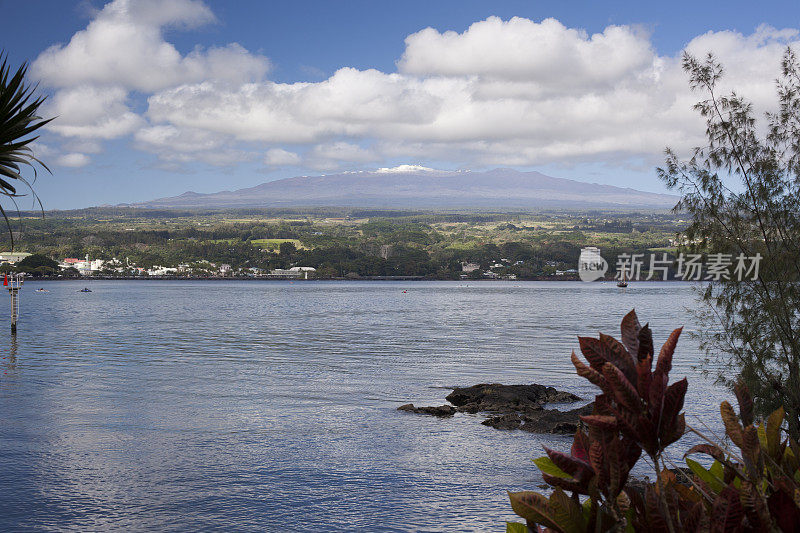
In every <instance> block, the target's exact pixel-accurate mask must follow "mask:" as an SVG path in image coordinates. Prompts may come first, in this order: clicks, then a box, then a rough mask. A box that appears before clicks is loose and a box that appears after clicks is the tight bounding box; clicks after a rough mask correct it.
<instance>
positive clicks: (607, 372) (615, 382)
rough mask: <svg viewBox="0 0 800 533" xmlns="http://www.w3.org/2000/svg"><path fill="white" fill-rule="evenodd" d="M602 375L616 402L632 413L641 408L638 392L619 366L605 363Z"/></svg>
mask: <svg viewBox="0 0 800 533" xmlns="http://www.w3.org/2000/svg"><path fill="white" fill-rule="evenodd" d="M603 376H604V377H605V378H606V381H607V382H608V384H609V386H610V387H611V389H612V390H613V392H614V398H615V399H616V400H617V403H618V404H620V405H624V406H625V407H627V408H628V409H630V410H631V411H633V412H634V413H638V412H640V411H641V410H642V400H641V399H640V398H639V393H638V392H637V390H636V389H634V388H633V385H631V382H630V381H628V379H627V378H626V377H625V375H624V374H623V373H622V371H621V370H620V369H619V368H617V367H615V366H614V365H613V364H611V363H606V364H605V365H604V366H603Z"/></svg>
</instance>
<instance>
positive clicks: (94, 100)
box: [31, 0, 269, 159]
mask: <svg viewBox="0 0 800 533" xmlns="http://www.w3.org/2000/svg"><path fill="white" fill-rule="evenodd" d="M215 20H216V19H215V17H214V15H213V13H212V12H211V10H210V9H209V8H208V7H207V6H206V5H205V4H203V3H202V2H201V1H199V0H136V1H134V0H114V1H113V2H111V3H109V4H107V5H106V6H105V7H104V8H103V9H102V10H100V11H99V12H98V13H97V14H96V16H95V18H94V19H93V20H92V21H91V22H90V23H89V25H88V26H87V27H86V29H84V30H82V31H79V32H77V33H76V34H75V35H73V36H72V38H71V39H70V41H69V43H67V44H59V45H54V46H51V47H50V48H48V49H47V50H45V51H44V52H43V53H42V54H41V55H40V56H39V57H38V58H37V59H36V61H34V62H33V64H32V65H31V74H32V75H33V76H35V77H37V78H39V79H41V80H42V82H43V83H44V84H45V85H47V86H50V87H55V88H57V91H56V92H55V93H54V95H53V96H52V98H51V99H50V100H49V101H48V103H47V106H46V107H45V110H46V111H47V112H48V113H49V114H51V115H57V119H56V120H54V121H53V122H52V123H51V124H50V125H49V127H48V129H49V130H51V131H54V132H56V133H58V134H60V135H62V136H64V137H67V138H74V137H78V138H82V139H114V138H118V137H124V136H127V135H130V134H132V133H134V132H135V131H137V130H138V129H139V128H142V127H144V126H145V125H146V123H145V120H144V119H143V118H142V117H140V116H139V115H138V114H136V113H135V112H134V111H133V110H132V109H131V108H130V107H129V106H128V100H129V96H130V92H131V91H141V92H144V93H148V94H149V93H152V92H154V91H159V90H164V89H168V88H170V87H175V86H180V85H184V84H187V83H195V82H200V81H204V80H214V81H216V82H218V83H227V84H234V85H238V84H241V83H244V82H249V81H257V80H261V79H263V77H264V75H265V74H266V73H267V71H268V69H269V60H268V59H267V58H266V57H263V56H261V55H254V54H251V53H250V52H248V51H247V50H245V49H244V48H243V47H241V46H240V45H239V44H236V43H232V44H229V45H227V46H224V47H212V48H209V49H203V48H200V47H197V48H196V49H195V50H193V51H192V52H191V53H189V54H187V55H185V56H183V55H181V54H180V52H178V50H177V49H176V48H175V47H174V46H173V45H172V44H171V43H168V42H166V41H165V40H164V36H163V30H164V28H166V27H169V26H174V27H180V28H194V27H198V26H202V25H204V24H208V23H210V22H214V21H215ZM214 157H217V156H214ZM214 157H212V159H213V158H214Z"/></svg>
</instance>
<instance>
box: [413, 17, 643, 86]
mask: <svg viewBox="0 0 800 533" xmlns="http://www.w3.org/2000/svg"><path fill="white" fill-rule="evenodd" d="M653 57H654V54H653V50H652V47H651V45H650V42H649V40H648V39H647V36H645V35H643V34H642V32H641V31H637V30H636V29H634V28H631V27H628V26H609V27H607V28H606V29H605V30H604V31H603V33H597V34H594V35H591V36H589V35H587V34H586V32H584V31H583V30H579V29H573V28H567V27H565V26H564V25H563V24H561V23H560V22H559V21H557V20H555V19H552V18H548V19H545V20H543V21H542V22H538V23H537V22H534V21H532V20H529V19H525V18H520V17H514V18H512V19H511V20H508V21H503V20H501V19H500V18H499V17H489V18H488V19H486V20H483V21H480V22H476V23H474V24H472V25H471V26H470V27H469V29H467V30H466V31H465V32H464V33H456V32H453V31H447V32H444V33H440V32H438V31H436V30H435V29H433V28H426V29H424V30H422V31H420V32H417V33H414V34H412V35H409V36H408V37H407V38H406V50H405V53H404V54H403V56H402V57H401V58H400V60H399V61H398V67H399V68H400V71H401V72H404V73H407V74H413V75H417V76H480V77H486V78H498V79H504V80H520V81H531V82H534V83H536V84H538V85H541V86H542V87H544V88H547V89H549V90H554V89H556V88H560V89H573V90H574V89H577V88H579V87H576V85H578V84H581V85H586V84H590V85H591V86H592V87H593V88H597V87H598V86H608V85H614V84H616V82H617V80H619V79H620V77H623V76H627V75H629V74H630V73H631V72H636V71H641V70H645V69H648V68H650V67H651V66H652V62H653Z"/></svg>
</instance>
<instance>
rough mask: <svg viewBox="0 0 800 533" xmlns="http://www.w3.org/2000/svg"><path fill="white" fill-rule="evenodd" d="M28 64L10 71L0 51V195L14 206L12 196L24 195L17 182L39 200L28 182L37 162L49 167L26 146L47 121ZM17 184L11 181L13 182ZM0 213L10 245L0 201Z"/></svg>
mask: <svg viewBox="0 0 800 533" xmlns="http://www.w3.org/2000/svg"><path fill="white" fill-rule="evenodd" d="M27 70H28V65H27V64H22V65H21V66H20V67H19V68H18V69H17V70H16V72H14V74H11V67H10V65H9V64H8V62H7V61H6V58H4V57H3V52H2V51H0V195H2V196H5V197H6V198H9V199H10V200H11V201H12V202H13V203H14V206H17V202H16V199H17V198H20V197H23V196H25V194H24V193H22V192H20V191H19V185H24V186H26V187H27V188H28V190H29V193H30V195H31V197H32V198H33V202H34V205H36V204H37V203H38V205H39V207H40V208H41V207H42V204H41V202H39V199H38V197H37V196H36V192H35V191H34V190H33V187H32V185H31V183H32V181H35V179H36V173H37V171H36V166H37V165H38V166H41V167H42V168H44V169H45V170H47V171H48V172H49V171H50V169H48V168H47V166H46V165H45V164H44V163H42V161H40V160H39V159H37V158H36V157H35V155H34V153H33V150H32V149H31V147H30V146H29V145H30V144H31V143H32V142H33V141H35V140H36V139H37V138H38V137H35V136H34V137H31V135H32V134H33V133H34V132H35V131H36V130H38V129H39V128H41V127H42V126H44V125H45V124H47V123H48V122H50V120H52V119H49V120H44V119H42V117H40V116H39V115H38V112H39V107H40V106H41V105H42V103H43V102H44V100H45V97H44V96H38V97H37V96H36V95H35V92H36V87H35V86H33V87H31V86H30V85H29V84H27V83H26V80H25V74H26V73H27ZM26 166H27V167H29V168H30V169H31V170H33V173H34V178H33V180H28V179H27V178H25V176H23V174H22V170H23V168H24V167H26ZM15 182H16V183H18V184H19V185H15V184H14V183H15ZM0 214H2V215H3V219H4V220H5V222H6V226H7V228H8V237H9V240H10V241H11V248H12V249H13V247H14V234H13V231H12V229H11V224H10V222H9V219H8V215H7V213H6V208H5V207H4V206H3V205H2V204H0Z"/></svg>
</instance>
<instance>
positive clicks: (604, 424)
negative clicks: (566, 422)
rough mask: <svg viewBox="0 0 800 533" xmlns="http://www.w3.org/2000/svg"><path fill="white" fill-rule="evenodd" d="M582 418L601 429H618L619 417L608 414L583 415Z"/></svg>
mask: <svg viewBox="0 0 800 533" xmlns="http://www.w3.org/2000/svg"><path fill="white" fill-rule="evenodd" d="M581 420H583V422H584V423H585V424H587V425H589V426H593V427H596V428H599V429H608V430H616V429H617V419H616V418H615V417H613V416H606V415H581Z"/></svg>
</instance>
